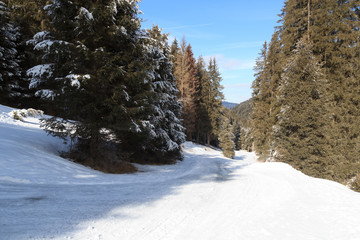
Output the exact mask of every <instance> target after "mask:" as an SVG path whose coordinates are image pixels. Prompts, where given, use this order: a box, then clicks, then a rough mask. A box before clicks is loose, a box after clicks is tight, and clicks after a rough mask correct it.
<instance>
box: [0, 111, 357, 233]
mask: <svg viewBox="0 0 360 240" xmlns="http://www.w3.org/2000/svg"><path fill="white" fill-rule="evenodd" d="M12 110H13V109H10V108H7V107H4V106H1V105H0V239H11V240H12V239H16V240H19V239H90V240H91V239H121V240H126V239H139V240H143V239H146V240H155V239H156V240H160V239H164V240H171V239H179V240H184V239H190V240H191V239H194V240H201V239H204V240H209V239H211V240H212V239H215V240H217V239H219V240H221V239H224V240H229V239H258V240H264V239H274V240H281V239H286V240H288V239H292V240H294V239H299V240H306V239H309V240H310V239H311V240H313V239H326V240H331V239H334V240H335V239H336V240H339V239H344V240H352V239H353V240H355V239H360V194H359V193H355V192H353V191H351V190H349V189H347V188H346V187H344V186H342V185H340V184H338V183H335V182H331V181H327V180H321V179H315V178H310V177H307V176H305V175H303V174H302V173H300V172H298V171H296V170H294V169H293V168H291V167H290V166H289V165H286V164H283V163H256V161H255V156H254V155H253V154H252V153H247V152H243V151H240V152H237V153H236V157H235V159H234V160H229V159H226V158H223V157H222V155H221V153H220V152H218V151H216V150H213V149H210V148H207V147H204V146H199V145H195V144H192V143H186V144H184V153H185V159H184V161H182V162H179V163H177V164H176V165H170V166H139V169H140V171H139V172H138V173H136V174H125V175H111V174H103V173H100V172H97V171H94V170H91V169H89V168H86V167H83V166H81V165H78V164H75V163H72V162H69V161H66V160H64V159H62V158H60V157H58V151H62V150H65V149H66V147H67V146H65V145H63V143H62V141H61V140H59V139H56V138H53V137H51V136H47V134H46V133H45V132H43V131H42V130H41V129H39V124H38V119H37V118H29V117H28V118H25V119H24V121H23V122H21V121H16V120H14V119H13V118H12V116H11V111H12Z"/></svg>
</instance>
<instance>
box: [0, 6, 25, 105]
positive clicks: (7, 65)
mask: <svg viewBox="0 0 360 240" xmlns="http://www.w3.org/2000/svg"><path fill="white" fill-rule="evenodd" d="M10 12H11V10H10V9H9V8H8V7H7V6H6V5H5V3H4V2H3V1H0V59H1V61H0V102H1V103H2V104H10V105H16V104H14V102H16V101H14V99H15V98H17V97H19V95H20V94H21V90H22V88H23V86H22V83H21V78H20V77H21V68H20V65H19V63H20V56H19V52H18V50H17V43H18V39H19V38H20V32H19V28H18V27H17V26H16V25H15V23H14V22H12V21H11V19H10Z"/></svg>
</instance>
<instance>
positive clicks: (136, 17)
mask: <svg viewBox="0 0 360 240" xmlns="http://www.w3.org/2000/svg"><path fill="white" fill-rule="evenodd" d="M139 2H140V1H125V0H107V1H100V2H99V1H97V2H94V1H68V0H52V1H33V0H31V1H25V2H24V1H20V0H14V1H6V0H5V1H0V18H1V22H0V24H1V28H0V35H1V38H0V54H1V55H0V57H1V59H2V63H1V65H0V103H1V104H5V105H9V106H13V107H23V108H25V107H26V108H28V107H32V108H36V109H41V110H43V111H45V113H46V114H50V115H53V116H56V117H53V118H50V119H44V120H43V122H42V128H44V129H45V130H46V131H47V132H48V133H49V134H51V135H54V136H57V137H61V138H63V139H64V140H65V141H67V142H70V144H71V146H72V148H71V149H70V151H69V152H66V153H63V156H64V157H67V158H71V159H72V160H74V161H77V162H80V163H83V164H86V165H89V166H91V167H93V168H96V169H99V170H103V171H110V172H113V171H115V172H122V171H125V172H127V171H135V168H134V167H132V166H131V164H129V163H131V162H140V163H155V164H167V163H174V162H175V161H177V160H180V159H182V153H181V147H180V145H181V144H182V143H183V142H184V141H185V139H187V140H190V141H196V142H201V143H204V144H205V143H207V144H208V145H210V144H212V145H214V146H220V147H221V148H223V150H224V154H225V155H226V156H228V157H233V156H234V139H233V138H234V136H233V133H232V129H231V125H230V122H229V120H228V118H227V116H226V114H225V109H224V108H223V106H222V104H221V103H222V101H223V99H224V96H223V94H222V86H221V80H222V78H221V74H220V72H219V69H218V64H217V62H216V59H211V60H210V61H209V62H208V63H205V61H204V60H203V59H202V58H201V57H199V59H198V60H196V59H195V58H194V54H193V50H192V47H191V45H190V44H187V43H186V42H185V39H183V40H182V42H181V44H180V45H179V44H178V42H177V40H175V41H174V43H172V44H169V43H168V39H167V34H164V33H162V32H161V31H162V30H161V28H160V27H158V26H153V27H152V29H143V28H142V27H141V22H142V20H141V18H140V14H141V11H140V10H139V6H138V3H139ZM170 45H171V46H170ZM116 169H118V170H116Z"/></svg>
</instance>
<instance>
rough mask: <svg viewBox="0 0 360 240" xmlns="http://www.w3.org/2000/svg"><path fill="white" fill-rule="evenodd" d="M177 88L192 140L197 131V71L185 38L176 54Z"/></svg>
mask: <svg viewBox="0 0 360 240" xmlns="http://www.w3.org/2000/svg"><path fill="white" fill-rule="evenodd" d="M174 76H175V78H176V84H177V88H178V89H179V97H178V98H179V101H180V102H181V103H182V105H183V110H182V119H183V125H184V127H185V132H186V137H187V140H192V139H193V136H194V135H195V132H196V126H195V120H196V95H195V93H196V87H197V85H196V82H198V79H197V72H196V65H195V60H194V57H193V53H192V50H191V47H189V46H188V45H187V44H186V42H185V39H183V40H182V42H181V46H180V50H179V51H178V54H177V55H176V63H175V68H174Z"/></svg>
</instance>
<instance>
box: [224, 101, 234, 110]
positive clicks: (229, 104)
mask: <svg viewBox="0 0 360 240" xmlns="http://www.w3.org/2000/svg"><path fill="white" fill-rule="evenodd" d="M222 104H223V106H224V107H226V108H228V109H231V108H233V107H236V106H237V105H238V104H237V103H231V102H226V101H223V103H222Z"/></svg>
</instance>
